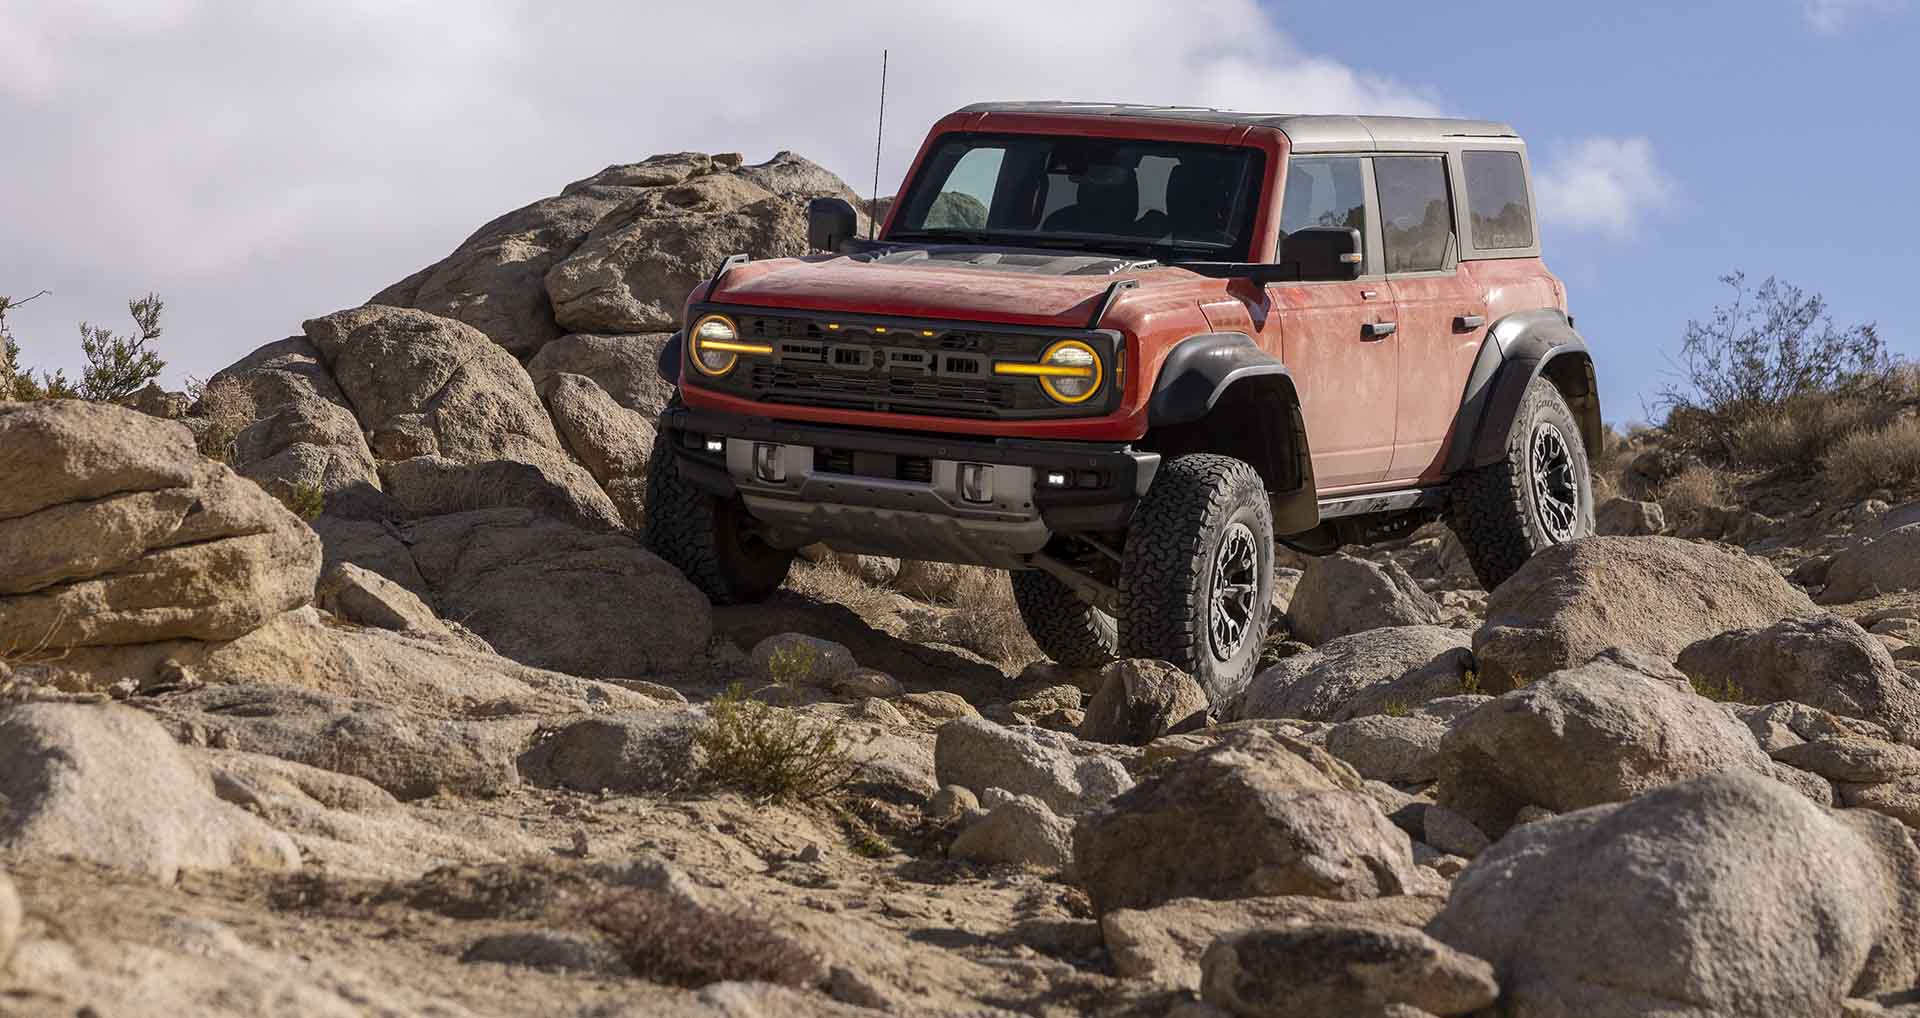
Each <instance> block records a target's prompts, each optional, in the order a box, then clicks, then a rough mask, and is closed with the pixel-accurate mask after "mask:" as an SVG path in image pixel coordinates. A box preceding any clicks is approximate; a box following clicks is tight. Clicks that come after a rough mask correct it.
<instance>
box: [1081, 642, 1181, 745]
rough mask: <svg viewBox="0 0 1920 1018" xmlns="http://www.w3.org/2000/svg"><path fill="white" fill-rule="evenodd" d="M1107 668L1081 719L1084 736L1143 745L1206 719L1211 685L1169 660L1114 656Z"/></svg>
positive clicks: (1100, 740) (1089, 738) (1098, 740)
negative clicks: (1203, 685)
mask: <svg viewBox="0 0 1920 1018" xmlns="http://www.w3.org/2000/svg"><path fill="white" fill-rule="evenodd" d="M1102 674H1104V675H1105V676H1106V681H1105V682H1103V683H1101V685H1100V691H1099V692H1098V693H1095V694H1093V700H1092V701H1091V702H1089V703H1088V704H1087V717H1086V720H1085V721H1084V722H1082V723H1081V725H1080V737H1081V738H1083V739H1088V740H1091V741H1093V742H1117V743H1123V744H1125V745H1130V746H1144V745H1146V744H1147V743H1149V742H1152V741H1153V740H1155V739H1157V738H1159V737H1160V736H1162V735H1166V734H1168V733H1169V732H1180V731H1186V730H1187V729H1189V728H1197V727H1199V726H1201V725H1204V724H1205V723H1206V720H1207V691H1206V690H1205V689H1203V688H1201V686H1200V684H1199V683H1198V682H1195V681H1194V679H1193V676H1191V675H1188V674H1187V673H1186V672H1183V671H1181V670H1180V669H1178V668H1175V667H1174V666H1172V665H1170V664H1168V663H1166V662H1165V661H1146V660H1126V661H1115V662H1114V663H1112V664H1110V665H1108V666H1106V668H1105V669H1103V670H1102ZM1076 692H1077V691H1076ZM1076 702H1077V698H1076Z"/></svg>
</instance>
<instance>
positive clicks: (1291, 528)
mask: <svg viewBox="0 0 1920 1018" xmlns="http://www.w3.org/2000/svg"><path fill="white" fill-rule="evenodd" d="M1223 405H1224V407H1225V408H1226V409H1225V412H1226V413H1227V415H1228V416H1230V417H1234V418H1236V419H1244V417H1243V415H1246V414H1248V413H1249V412H1251V414H1252V415H1253V416H1254V417H1255V418H1256V419H1258V420H1260V421H1261V422H1262V423H1261V426H1259V427H1258V428H1254V429H1231V428H1229V429H1212V428H1208V427H1206V425H1205V423H1204V422H1205V421H1206V420H1207V417H1208V415H1209V414H1212V413H1213V412H1214V410H1215V409H1216V408H1220V407H1222V406H1223ZM1147 428H1148V432H1147V434H1148V440H1149V442H1150V443H1160V444H1165V445H1166V446H1168V448H1166V449H1164V450H1159V451H1163V452H1170V453H1172V454H1175V455H1178V454H1181V453H1184V452H1189V451H1200V450H1205V451H1215V452H1227V453H1231V454H1233V455H1236V456H1238V457H1240V458H1241V459H1244V460H1247V461H1248V462H1249V463H1251V464H1252V465H1253V467H1254V469H1256V470H1258V471H1259V472H1260V476H1261V478H1262V479H1263V480H1264V481H1265V482H1266V485H1267V490H1268V492H1269V493H1270V494H1271V496H1272V499H1273V512H1274V527H1275V530H1276V532H1279V533H1293V532H1296V531H1300V530H1307V529H1310V528H1312V527H1313V526H1314V525H1316V524H1317V523H1319V520H1320V506H1319V502H1318V501H1317V496H1316V492H1315V489H1314V480H1313V458H1312V456H1311V455H1309V452H1308V445H1307V428H1306V421H1305V418H1304V417H1303V416H1302V414H1301V410H1300V394H1299V391H1298V390H1297V389H1296V388H1295V387H1294V383H1293V373H1292V372H1290V371H1288V370H1287V366H1286V365H1285V364H1282V363H1281V362H1280V360H1279V359H1278V358H1276V357H1274V356H1273V355H1271V354H1269V353H1267V352H1266V351H1265V350H1262V349H1260V346H1259V344H1257V343H1255V342H1254V341H1253V337H1251V336H1248V335H1247V334H1245V333H1242V332H1205V333H1197V334H1195V335H1192V336H1189V337H1187V338H1186V339H1183V340H1181V341H1180V342H1178V343H1176V344H1175V345H1174V347H1173V349H1172V350H1171V351H1169V352H1168V354H1167V359H1166V360H1165V361H1164V362H1163V363H1162V364H1161V366H1160V373H1159V375H1158V376H1157V377H1156V378H1155V379H1154V383H1153V394H1152V395H1151V396H1150V397H1149V398H1148V401H1147ZM1236 430H1238V433H1236ZM1249 430H1251V431H1257V432H1259V433H1257V434H1249V433H1246V432H1247V431H1249Z"/></svg>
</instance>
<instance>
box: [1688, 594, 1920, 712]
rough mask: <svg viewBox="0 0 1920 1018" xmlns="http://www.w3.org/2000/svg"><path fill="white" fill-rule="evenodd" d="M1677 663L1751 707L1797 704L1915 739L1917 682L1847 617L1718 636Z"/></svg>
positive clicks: (1919, 699)
mask: <svg viewBox="0 0 1920 1018" xmlns="http://www.w3.org/2000/svg"><path fill="white" fill-rule="evenodd" d="M1677 664H1678V666H1679V668H1680V670H1681V671H1683V672H1685V673H1687V675H1688V676H1689V677H1690V678H1692V679H1693V680H1694V682H1695V683H1697V684H1699V685H1701V686H1703V687H1705V688H1710V689H1714V690H1717V691H1721V692H1723V693H1724V694H1726V695H1729V696H1735V697H1738V698H1739V699H1741V700H1744V701H1747V702H1749V703H1774V702H1776V701H1780V700H1794V701H1798V702H1800V703H1805V704H1810V705H1812V706H1814V707H1818V708H1820V709H1821V710H1825V711H1830V712H1832V713H1834V714H1840V715H1844V716H1846V717H1852V718H1860V719H1862V720H1866V721H1873V722H1876V723H1878V724H1881V725H1885V726H1886V727H1887V728H1889V729H1892V730H1893V731H1895V732H1900V733H1911V734H1912V735H1914V736H1920V680H1915V679H1914V677H1913V676H1911V675H1908V674H1907V673H1906V672H1903V671H1901V670H1900V667H1899V666H1898V665H1896V664H1895V663H1894V660H1893V656H1892V655H1891V654H1889V653H1888V652H1887V648H1886V645H1885V644H1883V643H1881V642H1880V641H1879V640H1878V639H1876V638H1875V637H1874V636H1873V635H1872V634H1870V633H1868V632H1867V631H1866V630H1864V629H1861V628H1860V627H1859V626H1858V625H1856V624H1854V623H1852V622H1849V621H1847V620H1845V619H1839V618H1835V617H1833V616H1831V615H1819V616H1814V617H1812V618H1793V619H1785V620H1782V621H1780V622H1776V623H1774V624H1773V625H1771V626H1767V627H1766V628H1764V629H1737V630H1734V631H1732V632H1727V633H1721V634H1720V635H1718V636H1711V637H1708V638H1707V639H1704V640H1700V641H1698V642H1696V643H1693V644H1690V645H1688V646H1687V648H1686V649H1685V650H1682V651H1681V652H1680V659H1679V661H1678V662H1677Z"/></svg>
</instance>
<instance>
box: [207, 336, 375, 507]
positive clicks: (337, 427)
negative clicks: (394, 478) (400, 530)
mask: <svg viewBox="0 0 1920 1018" xmlns="http://www.w3.org/2000/svg"><path fill="white" fill-rule="evenodd" d="M201 410H202V411H203V413H204V414H205V415H206V416H207V417H208V418H209V420H210V422H211V425H212V426H214V427H218V428H225V429H231V428H234V427H236V426H237V427H238V428H239V430H238V431H237V433H236V434H235V435H234V438H233V451H232V459H231V460H230V461H229V462H230V465H231V466H232V467H233V468H234V469H235V470H237V471H239V473H240V476H242V477H245V478H248V479H249V480H252V481H254V482H256V483H258V484H259V485H260V486H261V487H263V488H266V489H267V490H269V491H271V492H273V493H274V494H276V495H279V496H281V497H286V496H288V495H290V494H291V493H293V492H295V491H299V490H301V489H312V490H316V491H318V492H320V493H321V494H322V495H323V496H327V498H328V501H329V503H330V504H331V505H335V506H339V505H342V504H343V503H342V502H341V500H340V498H341V496H343V495H344V496H347V497H348V499H349V500H350V501H351V502H352V503H353V505H354V508H355V509H356V510H364V509H368V508H374V507H377V506H378V505H379V500H378V498H377V496H376V495H374V494H373V493H376V492H378V491H379V490H380V475H379V472H378V470H377V469H376V468H375V466H374V461H373V451H372V450H371V449H369V448H368V447H367V439H366V436H365V435H364V434H362V433H361V431H360V422H359V420H358V419H357V418H356V417H355V416H354V413H353V407H352V406H351V405H350V404H348V402H347V398H346V396H345V395H344V394H343V393H341V391H340V387H339V386H338V385H336V384H334V381H333V376H332V375H331V374H329V373H328V371H327V368H326V366H325V364H324V363H322V361H321V359H320V351H318V350H316V349H314V347H313V344H311V343H309V342H307V340H306V338H305V337H303V336H294V337H291V338H289V339H283V340H281V341H279V342H277V343H268V344H267V345H266V346H263V347H261V348H260V349H258V350H255V351H254V352H252V353H250V354H248V355H247V356H245V357H243V358H241V359H240V360H239V361H238V362H236V363H234V364H232V365H230V366H228V367H227V368H225V369H223V370H222V371H220V372H219V373H218V374H215V375H214V376H213V378H211V379H209V380H208V382H207V388H206V395H205V396H204V397H203V398H202V400H201Z"/></svg>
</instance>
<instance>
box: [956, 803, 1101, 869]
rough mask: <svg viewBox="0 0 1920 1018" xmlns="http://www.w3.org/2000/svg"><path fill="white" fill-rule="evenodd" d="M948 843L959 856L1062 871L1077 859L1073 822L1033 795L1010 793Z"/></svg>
mask: <svg viewBox="0 0 1920 1018" xmlns="http://www.w3.org/2000/svg"><path fill="white" fill-rule="evenodd" d="M1005 798H1006V801H1004V802H1001V803H999V804H998V805H996V806H994V807H993V808H992V810H991V811H989V812H988V813H987V815H986V816H984V817H981V818H980V819H978V820H975V821H974V822H973V823H971V824H968V825H967V828H966V829H965V830H963V831H961V832H960V836H959V837H957V838H955V839H953V844H951V845H949V846H947V854H948V855H949V856H952V857H953V858H955V859H968V860H972V861H974V862H984V863H1008V864H1012V865H1016V866H1034V867H1038V868H1040V869H1046V870H1059V869H1063V868H1065V867H1066V866H1067V864H1068V863H1070V862H1072V861H1073V821H1071V820H1067V819H1065V818H1063V817H1060V816H1059V815H1057V814H1055V813H1054V812H1053V810H1050V809H1048V808H1047V804H1046V803H1044V802H1041V801H1040V800H1039V799H1036V798H1034V797H1033V796H1031V795H1008V796H1006V797H1005Z"/></svg>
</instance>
